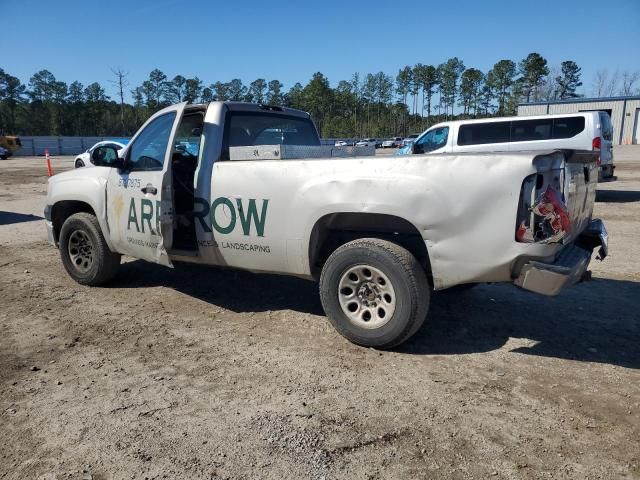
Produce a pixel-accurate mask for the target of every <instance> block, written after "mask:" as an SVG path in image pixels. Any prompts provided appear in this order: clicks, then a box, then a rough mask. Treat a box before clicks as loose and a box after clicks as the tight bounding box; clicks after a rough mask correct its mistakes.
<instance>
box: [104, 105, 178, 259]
mask: <svg viewBox="0 0 640 480" xmlns="http://www.w3.org/2000/svg"><path fill="white" fill-rule="evenodd" d="M185 106H186V102H185V103H181V104H179V105H174V106H171V107H168V108H165V109H163V110H160V111H159V112H158V113H156V114H155V115H153V116H152V117H151V118H150V119H149V120H147V122H146V123H145V124H144V125H143V127H142V128H141V129H140V130H139V131H138V133H137V134H136V136H135V137H134V138H133V139H132V141H131V142H130V143H129V145H128V146H127V148H126V150H125V151H124V153H123V154H124V156H125V157H124V159H125V168H124V169H122V170H118V169H115V168H114V169H112V170H111V172H110V174H109V177H108V179H107V221H108V224H109V234H110V236H111V240H112V242H113V244H114V246H115V247H116V249H117V250H118V251H119V252H120V253H123V254H126V255H130V256H132V257H136V258H140V259H143V260H147V261H150V262H155V263H160V264H162V265H167V266H171V261H170V259H169V256H168V254H167V249H169V248H171V244H172V241H173V193H172V192H173V188H172V178H171V158H172V157H171V156H172V153H173V150H174V137H175V134H176V129H177V127H178V124H179V123H180V119H181V118H182V114H183V112H184V108H185Z"/></svg>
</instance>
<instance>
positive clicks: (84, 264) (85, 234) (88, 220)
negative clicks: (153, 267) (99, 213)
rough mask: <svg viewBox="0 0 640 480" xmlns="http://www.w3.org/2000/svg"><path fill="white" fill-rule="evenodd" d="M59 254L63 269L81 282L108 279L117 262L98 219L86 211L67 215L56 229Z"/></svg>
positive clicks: (116, 269)
mask: <svg viewBox="0 0 640 480" xmlns="http://www.w3.org/2000/svg"><path fill="white" fill-rule="evenodd" d="M60 256H61V257H62V264H63V265H64V268H65V270H66V271H67V273H68V274H69V275H70V276H71V278H73V279H74V280H75V281H76V282H78V283H80V284H82V285H100V284H103V283H105V282H107V281H109V280H111V279H112V278H113V277H114V276H115V275H116V273H118V267H119V265H120V255H119V254H117V253H113V252H112V251H111V250H110V249H109V246H108V245H107V242H106V241H105V239H104V236H103V235H102V231H101V229H100V224H99V223H98V219H97V218H96V217H95V216H94V215H91V214H90V213H85V212H82V213H76V214H74V215H71V216H70V217H69V218H67V220H66V221H65V222H64V224H63V225H62V229H61V230H60Z"/></svg>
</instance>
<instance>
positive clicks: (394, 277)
mask: <svg viewBox="0 0 640 480" xmlns="http://www.w3.org/2000/svg"><path fill="white" fill-rule="evenodd" d="M363 266H364V267H363ZM366 266H370V267H372V268H373V270H377V271H378V272H381V273H382V274H383V276H384V277H386V278H387V279H388V281H389V283H390V284H391V287H392V289H393V292H394V295H395V299H392V300H393V301H394V302H395V304H394V310H393V313H392V314H391V315H390V316H389V317H388V320H384V319H383V320H382V321H386V323H384V324H381V325H380V326H379V327H375V328H366V327H363V326H361V325H363V324H362V322H360V321H359V319H354V320H352V319H351V318H349V316H347V313H346V310H344V309H343V307H342V306H341V304H340V301H341V298H343V297H340V295H343V290H344V289H342V290H341V288H340V286H341V281H344V279H345V275H348V272H350V271H352V270H353V269H357V268H364V269H365V270H367V268H366ZM374 275H375V273H374ZM365 277H366V274H365ZM364 279H365V280H366V278H364ZM364 283H366V282H364ZM373 283H374V285H375V284H376V283H375V282H373ZM354 285H356V286H354V293H353V294H354V295H356V296H359V295H358V294H356V293H355V290H358V289H359V290H362V288H363V286H362V285H363V283H359V284H354ZM381 285H384V283H381ZM346 290H349V287H347V288H346ZM344 298H347V297H344ZM353 298H354V300H356V302H357V299H355V297H353ZM360 298H361V297H360ZM430 298H431V288H430V286H429V283H428V281H427V276H426V274H425V271H424V269H423V268H422V266H421V265H420V264H419V263H418V261H417V260H416V258H415V257H414V256H413V255H412V254H411V253H410V252H409V251H408V250H406V249H404V248H403V247H401V246H399V245H396V244H395V243H391V242H388V241H386V240H379V239H376V238H363V239H358V240H354V241H352V242H349V243H347V244H345V245H342V246H341V247H340V248H338V249H336V250H335V251H334V252H333V253H332V254H331V255H330V256H329V258H328V259H327V261H326V263H325V264H324V266H323V268H322V273H321V275H320V300H321V302H322V306H323V308H324V311H325V313H326V314H327V317H328V318H329V321H330V322H331V323H332V325H333V326H334V327H335V329H336V330H337V331H338V332H339V333H340V334H341V335H342V336H344V337H345V338H347V339H348V340H349V341H351V342H353V343H355V344H357V345H362V346H365V347H376V348H381V349H386V348H392V347H395V346H397V345H399V344H401V343H402V342H404V341H406V340H407V339H409V337H411V336H412V335H414V334H415V333H416V332H417V331H418V330H419V329H420V327H421V326H422V324H423V322H424V320H425V318H426V316H427V311H428V310H429V303H430ZM361 300H362V298H361ZM347 302H348V301H347ZM380 302H382V300H381V299H380ZM354 303H355V302H354ZM374 305H375V304H374ZM350 306H351V305H348V306H347V307H350ZM367 308H368V307H362V310H360V309H359V310H358V312H360V311H362V312H365V310H366V309H367ZM373 308H374V310H375V308H377V307H376V306H374V307H373ZM347 309H349V308H347ZM351 315H352V316H353V315H355V316H357V315H358V313H357V312H353V313H352V314H351ZM369 317H370V315H369ZM363 320H366V319H364V318H363ZM377 321H380V320H379V319H378V320H377ZM356 322H358V323H360V325H358V324H357V323H356Z"/></svg>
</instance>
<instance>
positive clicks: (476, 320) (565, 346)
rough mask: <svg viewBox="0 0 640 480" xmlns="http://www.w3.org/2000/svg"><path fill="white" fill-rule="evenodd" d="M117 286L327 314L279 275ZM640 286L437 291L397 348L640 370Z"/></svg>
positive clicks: (310, 290) (200, 270) (134, 272)
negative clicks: (497, 353)
mask: <svg viewBox="0 0 640 480" xmlns="http://www.w3.org/2000/svg"><path fill="white" fill-rule="evenodd" d="M113 286H114V288H143V287H155V286H165V287H168V288H172V289H174V290H176V291H178V292H181V293H184V294H186V295H190V296H192V297H194V298H198V299H200V300H202V301H205V302H207V303H210V304H212V305H217V306H220V307H223V308H225V309H228V310H231V311H233V312H236V313H249V312H265V311H268V310H272V311H274V310H286V309H289V310H294V311H298V312H302V313H310V314H312V315H317V316H321V317H323V316H324V313H323V311H322V306H321V304H320V299H319V296H318V288H317V285H316V283H314V282H311V281H308V280H303V279H299V278H294V277H286V276H280V275H267V274H260V275H258V274H252V273H248V272H243V271H233V270H221V269H212V268H207V267H203V266H198V265H188V264H183V265H178V266H177V268H175V269H173V270H170V269H167V268H165V267H161V266H158V265H151V264H148V263H146V262H142V261H134V262H129V263H126V264H124V265H122V270H121V272H120V274H119V276H118V279H117V281H116V282H115V283H114V284H113ZM638 299H640V282H633V281H626V280H611V279H595V280H593V281H592V282H589V283H583V284H579V285H576V286H574V287H573V288H571V289H569V290H567V291H566V292H563V293H562V294H561V295H559V296H557V297H545V296H541V295H536V294H532V293H528V292H524V291H522V290H520V289H517V288H516V287H513V286H511V285H479V286H477V287H476V288H474V289H472V290H470V291H467V292H465V293H449V292H446V291H443V292H435V293H434V294H433V297H432V302H431V307H430V311H429V315H428V317H427V320H426V321H425V324H424V326H423V328H422V329H421V330H420V331H419V332H418V333H417V334H416V335H415V336H414V337H413V338H412V339H411V340H409V341H408V342H406V343H405V344H403V345H401V346H400V347H398V348H397V349H396V351H397V352H401V353H405V354H410V355H459V354H470V353H481V352H488V351H491V350H495V349H498V348H501V347H503V346H504V345H505V344H506V343H507V342H508V341H509V340H510V339H525V340H527V343H528V344H529V345H528V346H526V347H516V348H514V349H513V350H511V351H513V352H518V353H521V354H525V355H537V356H545V357H552V358H562V359H568V360H576V361H588V362H600V363H607V364H612V365H618V366H623V367H628V368H635V369H638V368H640V348H639V347H638V346H639V345H640V303H639V300H638Z"/></svg>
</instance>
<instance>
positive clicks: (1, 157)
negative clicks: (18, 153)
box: [0, 155, 9, 160]
mask: <svg viewBox="0 0 640 480" xmlns="http://www.w3.org/2000/svg"><path fill="white" fill-rule="evenodd" d="M7 158H9V157H7V156H6V155H0V159H1V160H6V159H7Z"/></svg>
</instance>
